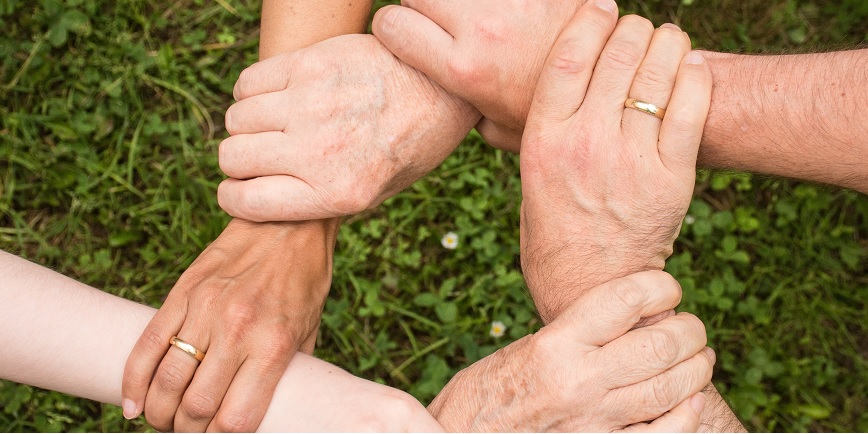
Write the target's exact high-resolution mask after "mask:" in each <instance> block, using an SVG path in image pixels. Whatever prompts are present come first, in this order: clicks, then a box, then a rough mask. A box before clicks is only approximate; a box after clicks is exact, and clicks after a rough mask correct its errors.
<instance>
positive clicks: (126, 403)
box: [121, 398, 139, 419]
mask: <svg viewBox="0 0 868 434" xmlns="http://www.w3.org/2000/svg"><path fill="white" fill-rule="evenodd" d="M121 408H123V409H124V417H125V418H127V419H135V418H137V417H139V409H138V408H137V407H136V403H135V402H133V400H132V399H129V398H124V400H123V402H122V403H121Z"/></svg>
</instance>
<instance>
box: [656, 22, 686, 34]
mask: <svg viewBox="0 0 868 434" xmlns="http://www.w3.org/2000/svg"><path fill="white" fill-rule="evenodd" d="M660 28H661V29H673V30H678V31H679V32H680V31H681V27H678V26H676V25H675V24H672V23H665V24H663V25H662V26H660Z"/></svg>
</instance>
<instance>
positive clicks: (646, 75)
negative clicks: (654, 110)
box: [634, 63, 675, 102]
mask: <svg viewBox="0 0 868 434" xmlns="http://www.w3.org/2000/svg"><path fill="white" fill-rule="evenodd" d="M634 81H635V82H636V84H637V85H638V86H642V87H646V88H648V89H650V90H651V91H655V90H664V91H665V90H669V89H670V88H672V84H673V83H674V82H675V71H667V69H666V68H665V67H664V66H662V65H659V64H653V63H652V64H648V65H643V66H642V67H641V68H639V71H638V72H637V73H636V78H635V79H634ZM652 102H653V101H652Z"/></svg>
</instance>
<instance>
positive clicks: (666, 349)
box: [643, 325, 679, 369]
mask: <svg viewBox="0 0 868 434" xmlns="http://www.w3.org/2000/svg"><path fill="white" fill-rule="evenodd" d="M645 332H646V333H647V337H646V339H645V341H646V343H645V345H643V346H645V347H646V357H647V364H648V365H649V366H651V367H653V368H656V369H665V368H667V367H669V366H671V365H672V364H673V363H675V361H676V360H677V359H678V353H679V351H678V349H679V341H678V338H677V337H676V336H675V335H674V334H673V333H672V332H671V331H670V330H668V329H666V328H663V327H662V325H658V326H653V327H649V328H646V329H645Z"/></svg>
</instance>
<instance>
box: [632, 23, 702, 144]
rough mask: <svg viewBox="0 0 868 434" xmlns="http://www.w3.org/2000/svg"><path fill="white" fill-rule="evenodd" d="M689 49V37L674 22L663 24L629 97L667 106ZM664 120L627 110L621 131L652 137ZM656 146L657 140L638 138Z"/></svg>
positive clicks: (641, 141)
mask: <svg viewBox="0 0 868 434" xmlns="http://www.w3.org/2000/svg"><path fill="white" fill-rule="evenodd" d="M689 51H690V38H688V37H687V34H686V33H684V32H682V31H681V29H680V28H678V26H676V25H674V24H664V25H662V26H660V28H658V29H657V30H655V31H654V36H653V37H652V39H651V46H650V47H648V53H647V54H646V55H645V59H644V60H643V61H642V64H641V65H640V66H639V70H638V71H637V72H636V77H635V78H634V79H633V84H632V87H631V88H630V92H629V97H630V98H635V99H637V100H639V101H643V102H647V103H651V104H654V105H656V106H657V107H660V108H664V109H665V108H666V106H668V105H669V99H670V97H671V96H672V87H673V86H674V85H675V76H676V75H677V74H678V67H679V66H680V65H681V60H682V59H684V56H685V55H686V54H687V53H688V52H689ZM660 124H661V119H658V118H656V117H654V116H652V115H649V114H648V113H643V112H640V111H638V110H633V109H626V111H625V112H624V117H623V119H622V121H621V126H622V130H623V131H624V132H625V133H626V135H627V136H628V137H637V138H642V137H653V138H656V137H657V136H658V135H659V134H660ZM638 142H639V143H641V144H649V145H651V146H653V148H651V150H653V151H656V148H657V146H656V144H657V141H656V140H639V141H638Z"/></svg>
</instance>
